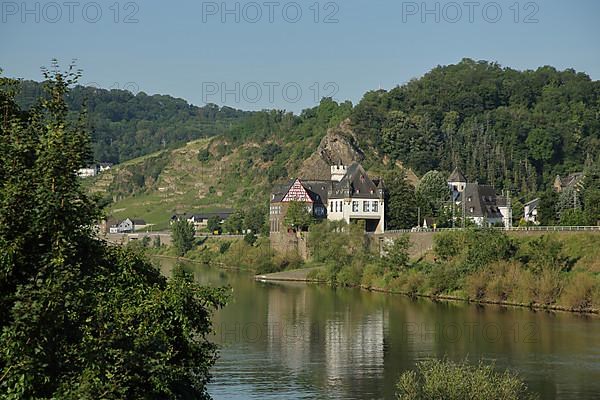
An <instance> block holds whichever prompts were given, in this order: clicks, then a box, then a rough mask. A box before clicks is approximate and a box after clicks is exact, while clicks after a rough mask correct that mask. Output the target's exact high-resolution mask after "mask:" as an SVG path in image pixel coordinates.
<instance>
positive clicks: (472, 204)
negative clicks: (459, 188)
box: [458, 183, 502, 218]
mask: <svg viewBox="0 0 600 400" xmlns="http://www.w3.org/2000/svg"><path fill="white" fill-rule="evenodd" d="M463 199H465V213H466V216H467V217H485V218H502V214H501V213H500V210H499V209H498V198H497V196H496V189H494V187H493V186H490V185H480V184H478V183H467V184H466V186H465V190H464V191H463V192H462V193H461V194H460V196H459V197H458V201H461V202H462V200H463ZM471 208H473V211H471Z"/></svg>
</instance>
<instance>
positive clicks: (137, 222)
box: [109, 218, 147, 233]
mask: <svg viewBox="0 0 600 400" xmlns="http://www.w3.org/2000/svg"><path fill="white" fill-rule="evenodd" d="M145 226H147V224H146V221H144V220H142V219H131V218H127V219H124V220H123V221H117V222H116V223H115V224H113V225H111V226H110V227H109V233H133V232H135V231H136V230H137V229H141V228H143V227H145Z"/></svg>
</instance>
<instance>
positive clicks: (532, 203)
mask: <svg viewBox="0 0 600 400" xmlns="http://www.w3.org/2000/svg"><path fill="white" fill-rule="evenodd" d="M539 202H540V199H539V198H537V199H533V200H531V201H528V202H527V203H525V204H523V207H527V206H532V207H535V206H537V205H538V203H539Z"/></svg>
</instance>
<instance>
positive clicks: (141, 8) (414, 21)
mask: <svg viewBox="0 0 600 400" xmlns="http://www.w3.org/2000/svg"><path fill="white" fill-rule="evenodd" d="M268 1H270V0H264V1H263V0H259V1H256V2H248V1H240V2H234V1H227V2H226V7H227V8H228V9H231V10H234V11H233V13H231V14H226V13H225V10H224V9H223V8H224V7H223V3H222V2H221V1H217V2H203V1H199V0H186V1H175V2H173V3H170V2H167V1H164V0H163V1H157V0H151V1H150V0H144V1H137V2H127V1H121V2H114V1H112V0H111V1H98V2H97V3H94V2H88V1H80V2H79V1H76V2H73V3H74V5H72V6H68V5H65V3H63V2H62V0H58V1H57V2H56V3H52V4H50V3H49V2H44V1H42V2H40V3H37V4H38V6H37V8H36V3H35V2H31V1H28V2H26V4H27V10H26V9H24V7H23V5H22V4H23V3H22V2H21V1H15V2H11V1H8V2H7V1H5V0H2V4H1V6H2V10H1V15H0V68H2V69H4V75H5V76H12V77H21V78H25V79H37V80H39V79H40V77H41V75H40V70H39V68H40V66H42V65H48V64H49V61H50V60H51V59H52V58H58V59H59V61H60V62H61V63H62V64H64V65H66V64H68V63H69V61H70V60H71V59H73V58H76V59H78V65H79V67H81V68H82V69H83V70H84V77H83V79H82V82H83V83H88V82H94V83H96V84H97V85H98V86H101V87H124V86H126V85H127V86H128V87H129V88H130V89H132V90H133V91H135V90H143V91H144V92H146V93H149V94H154V93H161V94H170V95H173V96H176V97H182V98H185V99H187V100H188V101H190V102H191V103H193V104H197V105H202V104H204V103H205V102H206V101H209V102H214V103H217V104H227V105H230V106H233V107H237V108H243V109H262V108H281V109H288V110H292V111H295V112H298V111H300V110H301V109H303V108H306V107H310V106H313V105H315V104H316V102H315V96H323V95H327V94H334V96H333V97H334V98H335V99H336V100H347V99H348V100H351V101H352V102H353V103H356V102H357V101H358V100H360V98H361V97H362V95H363V94H364V92H366V91H367V90H371V89H377V88H378V87H382V88H386V89H389V88H392V87H394V86H396V85H398V84H402V83H404V82H406V81H408V80H409V79H411V78H414V77H419V76H421V75H423V74H424V73H425V72H427V71H428V70H430V69H431V68H432V67H434V66H436V65H440V64H442V65H443V64H450V63H456V62H458V61H460V59H462V58H463V57H469V58H474V59H485V60H491V61H497V62H499V63H500V64H502V65H504V66H510V67H514V68H518V69H532V68H537V67H538V66H542V65H553V66H555V67H557V68H559V69H564V68H574V69H576V70H578V71H583V72H586V73H588V74H589V75H590V76H591V77H592V78H593V79H600V22H599V19H600V1H597V0H573V1H567V0H562V1H561V0H540V1H537V2H528V1H521V2H515V1H514V0H510V1H502V0H498V1H497V3H494V2H490V1H485V0H483V1H479V2H477V1H474V2H472V3H475V4H473V5H470V6H469V5H466V4H465V2H464V1H462V0H461V1H457V2H454V3H453V2H450V1H440V2H434V1H428V2H427V9H429V10H432V11H433V12H432V13H430V14H425V13H424V12H423V11H424V10H423V7H422V2H421V1H418V2H403V1H400V0H393V1H392V0H385V1H383V0H368V1H366V0H364V1H358V0H343V1H340V0H338V1H334V2H328V1H320V2H317V1H315V0H309V1H298V2H292V1H286V0H283V1H276V0H273V1H271V3H270V5H269V3H267V2H268ZM265 3H267V4H265ZM236 4H238V6H237V11H235V9H236ZM436 4H438V6H437V11H436ZM57 5H58V7H57ZM115 5H118V7H115ZM457 5H458V6H459V7H457ZM515 5H518V9H519V11H520V12H519V13H518V15H517V14H516V13H515V10H516V8H515ZM98 6H99V8H100V10H101V12H102V15H101V16H99V15H97V9H98ZM257 6H258V7H257ZM498 6H499V7H498ZM117 8H118V9H119V13H118V15H117V14H116V12H115V11H116V9H117ZM498 8H499V9H500V10H501V12H502V15H501V16H498V14H497V11H498V10H497V9H498ZM298 9H300V10H301V12H302V15H301V16H300V17H298V16H297V11H298ZM316 9H319V13H318V15H316V13H315V10H316ZM58 12H60V15H59V14H58ZM258 12H260V13H261V14H262V15H260V16H259V15H258ZM459 12H460V13H461V15H459ZM70 14H71V15H70ZM131 14H133V15H131ZM222 18H225V22H222ZM236 18H237V19H239V22H236ZM315 18H316V20H317V22H315ZM515 18H516V21H515ZM36 19H39V22H36ZM423 19H424V20H423ZM436 19H439V21H436ZM71 20H72V21H71ZM94 20H97V22H95V23H93V22H92V21H94ZM115 20H116V21H115ZM125 20H128V21H130V22H133V23H125ZM136 20H137V22H135V21H136ZM294 20H297V22H295V23H293V22H292V21H294ZM325 20H327V21H329V22H331V23H325ZM336 20H337V22H336ZM494 20H497V22H493V21H494ZM526 20H527V21H528V22H529V23H526ZM536 20H537V22H536ZM253 21H254V22H253ZM330 82H332V83H333V84H330V85H329V86H327V84H328V83H330ZM236 83H239V89H237V88H236ZM315 83H317V85H316V86H315ZM285 85H287V86H285ZM223 86H225V87H226V88H228V89H229V90H230V91H231V92H230V93H223V91H222V89H223ZM284 87H285V88H286V90H287V92H285V93H284ZM317 87H319V89H320V90H319V92H318V93H317V92H316V89H317ZM257 88H260V90H261V92H260V93H259V92H258V91H257ZM298 88H300V89H301V90H302V96H300V97H299V96H298V95H297V92H296V91H297V89H298ZM271 96H272V98H270V97H271ZM223 97H225V98H223ZM236 97H237V98H236ZM298 97H299V99H296V98H298ZM223 100H225V101H223Z"/></svg>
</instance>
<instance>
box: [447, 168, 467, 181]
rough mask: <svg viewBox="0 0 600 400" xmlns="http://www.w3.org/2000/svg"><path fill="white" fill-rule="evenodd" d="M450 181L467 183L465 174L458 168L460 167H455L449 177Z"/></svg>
mask: <svg viewBox="0 0 600 400" xmlns="http://www.w3.org/2000/svg"><path fill="white" fill-rule="evenodd" d="M448 182H460V183H467V179H466V178H465V176H464V175H463V173H462V172H461V170H460V169H458V167H456V168H454V171H452V173H451V174H450V176H449V177H448Z"/></svg>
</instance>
